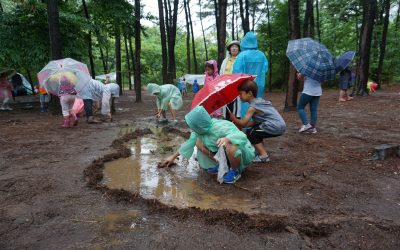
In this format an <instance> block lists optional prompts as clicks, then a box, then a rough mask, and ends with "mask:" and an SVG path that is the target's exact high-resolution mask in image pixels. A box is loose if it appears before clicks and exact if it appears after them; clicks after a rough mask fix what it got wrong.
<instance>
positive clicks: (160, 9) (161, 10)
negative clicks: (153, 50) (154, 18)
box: [158, 0, 168, 83]
mask: <svg viewBox="0 0 400 250" xmlns="http://www.w3.org/2000/svg"><path fill="white" fill-rule="evenodd" d="M165 15H167V13H165ZM158 17H159V18H158V20H159V22H160V23H159V26H160V37H161V51H162V56H161V61H162V80H163V82H164V83H165V82H167V81H168V75H167V70H168V51H167V38H166V34H165V23H164V20H165V19H164V6H163V0H158Z"/></svg>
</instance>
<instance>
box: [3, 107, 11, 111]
mask: <svg viewBox="0 0 400 250" xmlns="http://www.w3.org/2000/svg"><path fill="white" fill-rule="evenodd" d="M4 110H8V111H11V110H13V109H12V108H11V107H5V108H4Z"/></svg>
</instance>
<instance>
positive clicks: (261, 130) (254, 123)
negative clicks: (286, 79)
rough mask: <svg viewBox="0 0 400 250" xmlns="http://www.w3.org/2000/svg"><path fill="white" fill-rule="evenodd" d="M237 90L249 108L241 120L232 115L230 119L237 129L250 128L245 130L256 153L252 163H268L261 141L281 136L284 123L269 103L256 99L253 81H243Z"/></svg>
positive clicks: (284, 128) (256, 88)
mask: <svg viewBox="0 0 400 250" xmlns="http://www.w3.org/2000/svg"><path fill="white" fill-rule="evenodd" d="M238 90H239V93H240V95H239V97H240V100H241V101H242V102H248V103H249V108H248V109H247V113H246V115H245V116H244V117H243V119H238V118H236V116H235V115H234V114H232V113H230V114H229V115H230V118H231V119H232V121H233V123H235V125H236V126H238V127H247V126H251V129H249V130H247V138H248V139H249V141H250V142H251V144H253V146H254V147H255V149H256V151H257V156H256V158H255V159H254V160H253V162H269V161H270V159H269V155H268V153H267V151H266V150H265V148H264V144H263V139H264V138H269V137H275V136H280V135H282V134H283V133H284V132H285V130H286V124H285V121H284V120H283V118H282V116H281V115H280V114H279V113H278V111H277V110H276V109H275V108H274V107H273V106H272V103H271V102H270V101H266V100H264V99H262V98H257V92H258V87H257V84H256V83H255V82H254V81H251V80H247V81H244V82H243V83H242V84H240V85H239V87H238Z"/></svg>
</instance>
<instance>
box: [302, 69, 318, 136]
mask: <svg viewBox="0 0 400 250" xmlns="http://www.w3.org/2000/svg"><path fill="white" fill-rule="evenodd" d="M297 79H298V80H300V81H304V88H303V92H302V94H301V96H300V99H299V103H298V104H297V112H298V113H299V116H300V119H301V121H302V122H303V126H302V127H301V128H300V129H299V133H312V134H315V133H317V129H316V128H315V126H316V124H317V116H318V115H317V110H318V104H319V99H320V97H321V95H322V87H321V83H320V82H318V81H316V80H314V79H311V78H309V77H304V76H303V75H302V74H300V73H297ZM307 104H310V113H311V121H310V123H309V122H308V120H307V114H306V111H305V110H304V108H305V107H306V105H307Z"/></svg>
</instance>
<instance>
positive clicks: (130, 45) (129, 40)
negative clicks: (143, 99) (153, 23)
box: [128, 36, 136, 86]
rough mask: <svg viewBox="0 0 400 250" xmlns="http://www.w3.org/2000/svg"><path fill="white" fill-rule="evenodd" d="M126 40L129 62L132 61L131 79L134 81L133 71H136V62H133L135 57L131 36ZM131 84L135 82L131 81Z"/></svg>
mask: <svg viewBox="0 0 400 250" xmlns="http://www.w3.org/2000/svg"><path fill="white" fill-rule="evenodd" d="M128 42H129V54H130V57H131V62H132V66H131V68H132V72H133V81H135V74H136V73H135V71H136V66H135V65H136V64H135V57H134V56H133V48H132V37H131V36H129V39H128ZM133 84H135V83H133ZM134 86H135V85H134Z"/></svg>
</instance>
